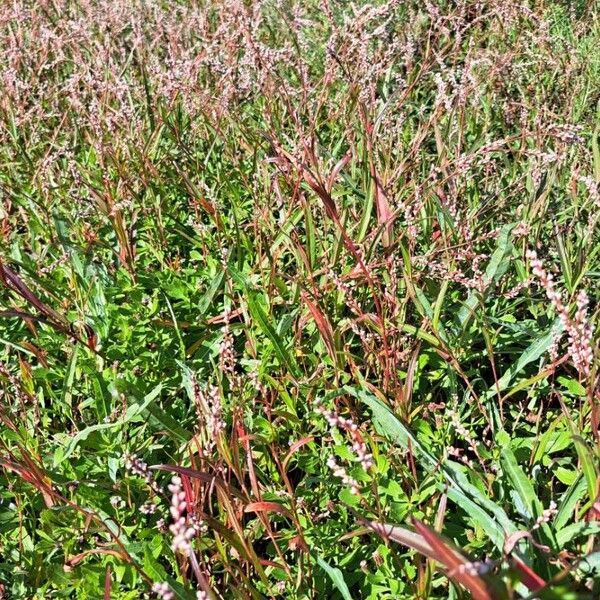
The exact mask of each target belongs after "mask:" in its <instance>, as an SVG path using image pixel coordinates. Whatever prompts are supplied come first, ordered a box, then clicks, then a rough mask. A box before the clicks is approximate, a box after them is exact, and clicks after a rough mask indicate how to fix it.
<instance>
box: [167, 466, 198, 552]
mask: <svg viewBox="0 0 600 600" xmlns="http://www.w3.org/2000/svg"><path fill="white" fill-rule="evenodd" d="M169 491H170V492H171V508H170V512H171V517H172V519H173V521H172V523H171V525H170V526H169V531H170V532H171V533H172V534H173V541H172V543H171V548H172V549H173V552H181V553H182V554H184V555H186V556H188V555H189V554H190V552H191V550H192V545H191V541H192V539H193V538H194V537H195V536H196V534H197V532H198V530H197V527H195V526H194V525H192V524H190V520H189V519H188V518H187V516H186V513H187V500H186V497H185V491H184V490H183V488H182V487H181V477H179V476H178V475H175V476H174V477H173V478H172V479H171V483H170V485H169Z"/></svg>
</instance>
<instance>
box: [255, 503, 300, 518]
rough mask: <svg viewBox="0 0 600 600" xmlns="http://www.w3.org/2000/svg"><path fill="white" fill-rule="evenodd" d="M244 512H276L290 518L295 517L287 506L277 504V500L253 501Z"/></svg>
mask: <svg viewBox="0 0 600 600" xmlns="http://www.w3.org/2000/svg"><path fill="white" fill-rule="evenodd" d="M244 512H246V513H249V512H255V513H258V512H276V513H279V514H280V515H283V516H285V517H288V518H290V519H292V518H293V517H292V513H291V512H290V511H289V510H288V509H287V508H286V507H285V506H281V504H277V502H251V503H250V504H248V505H247V506H246V507H245V508H244Z"/></svg>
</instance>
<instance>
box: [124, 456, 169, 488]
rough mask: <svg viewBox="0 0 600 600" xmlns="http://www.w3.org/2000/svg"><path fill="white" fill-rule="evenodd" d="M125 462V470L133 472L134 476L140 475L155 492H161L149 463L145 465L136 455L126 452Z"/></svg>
mask: <svg viewBox="0 0 600 600" xmlns="http://www.w3.org/2000/svg"><path fill="white" fill-rule="evenodd" d="M123 460H124V462H125V468H126V469H127V470H128V471H131V472H132V473H133V474H134V475H138V476H140V477H142V478H143V479H144V481H145V482H146V483H147V484H148V485H149V486H150V487H151V488H152V490H153V491H155V492H159V491H160V490H159V488H158V485H157V484H156V481H155V480H154V475H153V474H152V473H151V471H150V469H149V467H148V465H147V463H145V462H144V461H143V460H142V459H141V458H139V456H136V455H135V454H129V452H126V453H125V454H124V455H123Z"/></svg>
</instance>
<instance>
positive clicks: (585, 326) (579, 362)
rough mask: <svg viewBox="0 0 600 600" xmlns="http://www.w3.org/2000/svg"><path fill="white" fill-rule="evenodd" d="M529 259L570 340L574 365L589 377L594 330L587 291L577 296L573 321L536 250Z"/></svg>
mask: <svg viewBox="0 0 600 600" xmlns="http://www.w3.org/2000/svg"><path fill="white" fill-rule="evenodd" d="M527 258H528V260H529V263H530V265H531V270H532V272H533V274H534V275H535V276H536V277H537V278H538V279H539V281H540V284H541V286H542V287H543V288H544V290H545V292H546V296H547V297H548V300H550V303H551V304H552V306H553V307H554V309H555V310H556V312H557V313H558V316H559V317H560V320H561V323H562V325H563V327H564V329H565V331H566V332H567V335H568V338H569V346H568V350H567V351H568V354H569V356H570V357H571V360H572V361H573V365H574V366H575V368H576V369H577V371H579V374H580V375H581V376H582V377H589V375H590V369H591V364H592V359H593V349H592V334H593V330H592V327H591V325H590V323H589V320H588V316H587V307H588V303H589V299H588V296H587V293H586V292H585V290H581V291H580V292H579V294H578V295H577V299H576V305H577V311H576V313H575V317H574V318H573V319H571V317H570V316H569V310H568V308H567V307H566V306H565V304H564V303H563V300H562V295H561V293H560V292H559V291H558V290H557V289H556V286H555V283H554V276H553V275H552V273H548V272H546V270H545V269H544V265H543V263H542V261H541V260H540V259H539V258H538V256H537V253H536V252H535V251H534V250H528V251H527Z"/></svg>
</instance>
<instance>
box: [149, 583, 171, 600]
mask: <svg viewBox="0 0 600 600" xmlns="http://www.w3.org/2000/svg"><path fill="white" fill-rule="evenodd" d="M152 591H153V592H154V593H155V594H156V595H157V596H158V597H159V598H162V600H173V598H175V594H174V593H173V590H171V588H170V587H169V584H168V583H165V582H163V583H155V584H154V585H153V586H152Z"/></svg>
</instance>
